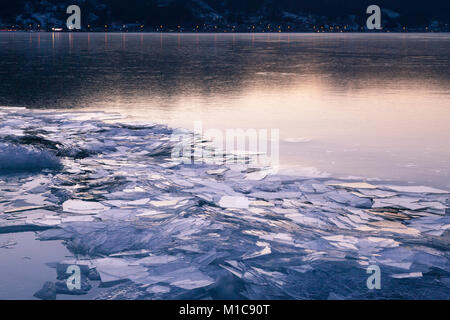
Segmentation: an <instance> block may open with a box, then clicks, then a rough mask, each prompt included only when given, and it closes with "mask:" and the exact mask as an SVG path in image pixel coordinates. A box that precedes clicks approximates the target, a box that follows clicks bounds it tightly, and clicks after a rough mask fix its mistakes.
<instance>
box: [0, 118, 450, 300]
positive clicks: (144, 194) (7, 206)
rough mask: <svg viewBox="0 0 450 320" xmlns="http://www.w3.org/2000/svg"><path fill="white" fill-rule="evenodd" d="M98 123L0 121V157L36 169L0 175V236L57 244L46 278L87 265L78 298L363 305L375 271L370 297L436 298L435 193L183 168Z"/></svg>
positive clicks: (137, 133) (442, 266)
mask: <svg viewBox="0 0 450 320" xmlns="http://www.w3.org/2000/svg"><path fill="white" fill-rule="evenodd" d="M102 117H103V118H105V119H108V115H106V114H95V115H92V114H88V113H51V112H46V113H39V112H31V111H26V110H8V109H5V110H4V112H3V113H1V114H0V146H3V147H4V148H6V149H5V150H8V153H5V154H4V155H3V158H1V159H5V157H7V156H5V155H7V154H14V157H16V158H18V157H19V156H20V154H21V152H18V151H25V149H26V152H22V153H23V156H24V158H23V159H26V160H24V162H23V163H24V164H25V163H26V162H28V161H30V164H33V163H34V164H36V163H37V164H39V165H34V164H33V165H32V166H31V167H27V165H22V164H21V165H20V168H21V169H23V170H19V171H20V172H19V173H18V174H11V173H13V172H14V173H17V172H18V171H15V169H14V168H13V167H9V168H10V170H11V171H7V172H4V171H2V172H1V174H0V212H1V214H0V233H12V232H21V231H42V232H40V234H39V238H40V239H41V240H42V241H45V240H53V239H58V240H64V241H65V244H66V245H67V247H68V249H69V250H71V251H72V253H74V254H75V255H77V256H78V257H80V259H78V260H76V261H71V262H68V261H61V262H59V264H58V265H57V267H56V269H57V272H58V277H59V278H61V277H63V273H61V270H64V268H65V267H66V266H67V265H68V264H69V263H72V264H76V265H80V266H87V267H83V268H82V270H83V271H82V272H84V273H83V274H84V278H83V279H84V280H83V281H84V282H83V287H82V288H83V290H81V291H78V292H77V294H84V293H86V291H88V290H89V288H90V286H89V282H90V281H96V280H99V281H101V283H102V285H103V286H105V287H109V288H108V289H106V290H107V291H106V292H105V293H104V295H103V297H107V298H118V297H121V298H250V299H263V298H293V299H300V298H319V299H326V298H329V297H338V296H339V297H348V298H368V297H371V294H370V293H369V292H368V291H367V288H366V286H365V281H366V279H367V274H366V270H365V268H367V266H368V265H371V264H377V265H379V266H380V268H381V270H382V272H383V273H384V274H385V275H387V277H384V278H383V279H384V280H383V285H384V286H385V288H386V290H384V291H383V290H382V291H381V292H379V293H378V296H379V297H403V298H430V297H437V298H445V297H448V296H446V293H445V292H446V290H448V284H449V281H447V280H445V279H448V278H449V275H450V264H449V252H448V250H449V247H450V239H449V234H450V231H449V228H450V217H449V193H448V192H447V191H445V190H439V189H436V188H430V187H421V186H393V185H383V184H381V183H377V184H373V183H368V182H364V181H355V180H351V181H346V180H333V179H331V178H326V177H323V176H320V177H317V178H295V177H292V176H283V175H278V176H277V175H271V174H270V170H268V169H267V168H261V167H256V166H253V165H252V164H251V163H249V164H248V165H242V164H240V165H236V164H232V163H231V164H228V163H223V164H217V163H215V164H214V165H208V164H205V163H203V164H183V163H180V162H179V159H175V160H173V159H172V158H171V157H170V154H171V149H172V148H173V147H174V145H175V143H176V142H174V141H172V140H171V137H170V136H171V133H172V130H171V129H170V128H167V127H165V126H161V125H157V124H149V125H145V124H142V125H131V124H121V123H117V122H108V123H107V122H104V121H101V120H99V119H100V118H102ZM112 118H115V116H112ZM24 137H25V138H24ZM198 140H202V139H197V142H198ZM11 146H12V147H11ZM11 148H12V149H11ZM11 150H13V151H14V152H12V151H11ZM16 158H14V159H16ZM2 161H4V160H2ZM2 163H4V162H2ZM5 168H6V167H5ZM28 169H30V170H28ZM8 170H9V169H8ZM5 173H7V174H5ZM0 246H3V247H4V248H12V249H14V245H13V244H12V243H3V244H0ZM89 275H90V276H89ZM94 279H96V280H94ZM50 280H51V279H50ZM59 280H61V279H59ZM411 281H422V283H426V285H423V286H416V287H415V290H414V291H413V292H412V291H411V290H408V289H407V285H408V284H409V283H411ZM317 285H320V290H317ZM417 288H419V289H417ZM420 288H432V289H433V290H432V293H430V290H426V289H423V290H422V289H420ZM44 289H45V290H44ZM43 290H44V291H42V292H41V293H40V295H42V297H50V298H53V294H54V293H55V294H59V293H64V294H66V293H67V292H66V291H65V289H64V288H63V287H61V283H60V282H57V283H56V284H48V283H47V284H46V285H45V286H44V287H43ZM372 296H373V293H372Z"/></svg>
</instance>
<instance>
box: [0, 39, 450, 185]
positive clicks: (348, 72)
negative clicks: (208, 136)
mask: <svg viewBox="0 0 450 320" xmlns="http://www.w3.org/2000/svg"><path fill="white" fill-rule="evenodd" d="M448 70H450V36H449V35H447V34H383V35H376V34H332V35H329V34H242V35H237V34H236V35H231V34H228V35H227V34H221V35H213V34H119V33H117V34H58V33H56V34H51V33H34V34H27V33H1V34H0V81H1V83H2V85H1V86H0V105H4V106H21V107H28V108H37V109H63V108H76V109H80V108H82V109H87V110H104V111H117V112H120V113H122V114H124V115H127V116H129V117H130V119H135V120H140V121H151V122H158V123H167V124H169V125H171V126H178V127H185V128H189V129H192V128H193V124H194V122H195V121H202V124H203V127H204V128H205V129H208V128H217V129H221V130H222V129H226V128H254V129H259V128H267V129H271V128H275V129H279V130H280V137H281V142H280V143H281V145H280V148H281V166H282V169H283V170H284V171H285V172H290V173H300V174H306V173H308V172H310V173H314V174H317V173H328V174H331V175H332V176H335V177H349V176H353V177H364V178H375V179H382V180H388V179H389V180H392V181H397V182H402V183H409V182H411V183H413V184H423V185H431V186H435V187H440V188H446V189H450V183H449V181H450V148H448V146H449V145H450V129H449V127H448V124H449V123H450V106H449V98H450V91H449V90H450V73H449V72H448Z"/></svg>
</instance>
